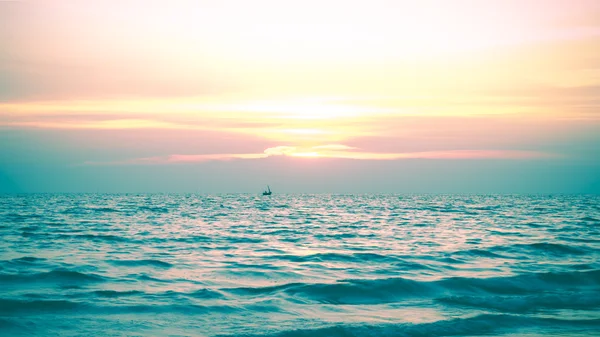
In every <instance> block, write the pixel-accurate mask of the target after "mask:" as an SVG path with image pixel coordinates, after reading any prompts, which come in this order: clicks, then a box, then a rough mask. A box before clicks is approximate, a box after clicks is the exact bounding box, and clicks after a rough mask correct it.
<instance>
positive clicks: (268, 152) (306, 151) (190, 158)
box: [85, 144, 556, 165]
mask: <svg viewBox="0 0 600 337" xmlns="http://www.w3.org/2000/svg"><path fill="white" fill-rule="evenodd" d="M354 149H355V148H353V147H350V146H346V145H341V144H331V145H319V146H314V147H309V148H298V147H294V146H276V147H271V148H267V149H265V150H264V151H263V153H242V154H226V153H225V154H191V155H189V154H173V155H169V156H156V157H146V158H135V159H131V160H126V161H119V162H105V163H102V162H86V163H85V164H87V165H152V164H181V163H199V162H206V161H223V160H235V159H264V158H268V157H273V156H286V157H297V158H337V159H356V160H400V159H534V158H553V157H556V155H554V154H550V153H544V152H537V151H515V150H451V151H421V152H402V153H377V152H361V151H352V150H354Z"/></svg>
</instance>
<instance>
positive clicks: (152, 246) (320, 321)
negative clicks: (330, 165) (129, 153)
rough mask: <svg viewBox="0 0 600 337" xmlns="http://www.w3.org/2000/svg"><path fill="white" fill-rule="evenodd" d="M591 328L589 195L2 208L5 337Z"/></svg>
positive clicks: (42, 199)
mask: <svg viewBox="0 0 600 337" xmlns="http://www.w3.org/2000/svg"><path fill="white" fill-rule="evenodd" d="M598 331H600V197H598V196H493V195H492V196H451V195H447V196H426V195H414V196H412V195H411V196H409V195H381V196H378V195H345V196H344V195H273V196H271V197H262V196H255V195H222V196H201V195H158V194H157V195H93V194H90V195H66V194H65V195H23V196H2V197H0V335H6V336H25V335H26V336H265V335H266V336H508V335H512V336H542V335H544V336H597V335H598Z"/></svg>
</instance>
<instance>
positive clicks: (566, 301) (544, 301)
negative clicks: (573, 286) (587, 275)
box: [436, 292, 600, 313]
mask: <svg viewBox="0 0 600 337" xmlns="http://www.w3.org/2000/svg"><path fill="white" fill-rule="evenodd" d="M436 301H437V302H441V303H444V304H450V305H460V306H466V307H475V308H483V309H492V310H497V311H499V312H510V313H527V312H536V311H540V310H556V309H574V310H595V309H598V308H600V293H599V292H581V293H568V292H564V293H559V294H557V293H542V294H536V295H526V296H450V297H444V298H439V299H436Z"/></svg>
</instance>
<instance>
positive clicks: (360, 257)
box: [264, 253, 399, 263]
mask: <svg viewBox="0 0 600 337" xmlns="http://www.w3.org/2000/svg"><path fill="white" fill-rule="evenodd" d="M264 259H268V260H277V261H282V260H283V261H291V262H371V263H379V262H397V261H399V258H397V257H395V256H390V255H381V254H376V253H346V254H344V253H316V254H310V255H291V254H278V255H270V256H265V257H264Z"/></svg>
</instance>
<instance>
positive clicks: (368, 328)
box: [220, 314, 600, 337]
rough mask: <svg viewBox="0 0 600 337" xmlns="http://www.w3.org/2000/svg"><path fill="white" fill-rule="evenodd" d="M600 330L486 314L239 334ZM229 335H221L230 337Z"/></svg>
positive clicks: (587, 323) (598, 324)
mask: <svg viewBox="0 0 600 337" xmlns="http://www.w3.org/2000/svg"><path fill="white" fill-rule="evenodd" d="M537 326H544V327H552V328H555V329H556V328H559V327H563V328H580V329H581V328H582V329H598V328H600V319H580V320H574V319H573V320H568V319H555V318H539V317H526V316H516V315H502V314H498V315H494V314H483V315H478V316H473V317H469V318H456V319H448V320H440V321H436V322H431V323H420V324H410V323H400V324H380V325H366V324H343V325H334V326H329V327H324V328H316V329H297V330H288V331H283V332H277V333H266V334H236V336H244V337H260V336H269V337H320V336H327V337H392V336H394V337H414V336H431V337H436V336H440V337H441V336H472V335H476V336H479V335H488V334H494V333H501V332H511V331H515V330H521V329H524V328H528V327H537ZM226 336H227V335H220V337H226Z"/></svg>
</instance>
